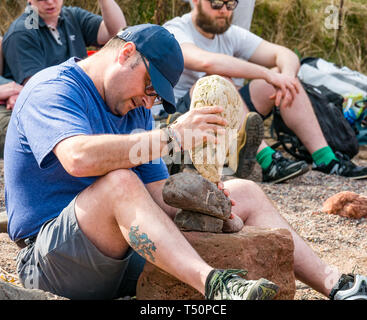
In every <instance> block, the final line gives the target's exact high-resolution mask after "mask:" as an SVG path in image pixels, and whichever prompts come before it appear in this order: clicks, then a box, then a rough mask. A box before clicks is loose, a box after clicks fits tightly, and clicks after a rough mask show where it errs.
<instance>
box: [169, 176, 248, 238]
mask: <svg viewBox="0 0 367 320" xmlns="http://www.w3.org/2000/svg"><path fill="white" fill-rule="evenodd" d="M163 200H164V201H165V202H166V203H167V204H168V205H170V206H172V207H175V208H179V209H180V210H179V211H178V213H177V214H176V217H175V219H174V221H175V223H176V225H177V226H178V227H179V228H180V229H181V230H183V231H201V232H213V233H220V232H238V231H240V230H241V229H242V228H243V222H242V220H241V219H240V218H238V217H237V216H235V217H232V215H231V208H232V204H231V200H230V199H229V198H228V197H227V196H225V195H224V193H223V191H221V190H219V189H218V187H217V186H216V185H215V184H214V183H212V182H210V181H209V180H207V179H205V178H203V177H202V176H201V175H199V174H197V173H193V172H181V173H178V174H175V175H173V176H171V177H169V178H168V179H167V181H166V183H165V185H164V188H163ZM231 217H232V218H231Z"/></svg>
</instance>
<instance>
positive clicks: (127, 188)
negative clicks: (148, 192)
mask: <svg viewBox="0 0 367 320" xmlns="http://www.w3.org/2000/svg"><path fill="white" fill-rule="evenodd" d="M105 183H106V186H107V188H108V189H109V190H110V191H111V192H112V193H113V194H116V193H122V194H125V195H126V194H129V195H131V194H132V192H134V190H136V189H137V188H142V187H143V186H144V185H143V184H142V182H141V181H140V179H139V177H138V176H137V175H136V173H135V172H134V171H132V170H129V169H118V170H114V171H111V172H109V173H108V174H106V176H105Z"/></svg>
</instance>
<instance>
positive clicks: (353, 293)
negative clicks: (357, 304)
mask: <svg viewBox="0 0 367 320" xmlns="http://www.w3.org/2000/svg"><path fill="white" fill-rule="evenodd" d="M362 286H363V287H364V291H365V292H364V293H363V292H360V289H361V287H362ZM334 300H367V277H364V276H360V275H356V279H355V282H354V285H353V287H352V288H350V289H348V290H343V291H338V292H337V293H336V295H335V297H334Z"/></svg>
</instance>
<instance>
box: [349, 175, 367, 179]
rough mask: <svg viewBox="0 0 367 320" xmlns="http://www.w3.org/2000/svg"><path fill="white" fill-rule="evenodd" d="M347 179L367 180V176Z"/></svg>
mask: <svg viewBox="0 0 367 320" xmlns="http://www.w3.org/2000/svg"><path fill="white" fill-rule="evenodd" d="M346 178H349V179H351V180H362V179H367V175H364V176H359V177H346Z"/></svg>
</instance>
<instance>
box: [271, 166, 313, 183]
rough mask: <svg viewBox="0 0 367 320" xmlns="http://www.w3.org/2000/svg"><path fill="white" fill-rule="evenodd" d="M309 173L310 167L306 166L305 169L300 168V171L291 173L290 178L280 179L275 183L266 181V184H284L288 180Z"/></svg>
mask: <svg viewBox="0 0 367 320" xmlns="http://www.w3.org/2000/svg"><path fill="white" fill-rule="evenodd" d="M307 171H309V167H308V166H304V167H303V168H300V169H299V170H298V171H296V172H293V173H291V174H290V175H288V176H285V177H282V178H279V179H278V180H275V181H270V182H266V181H264V182H265V183H268V184H276V183H281V182H284V181H285V180H288V179H291V178H295V177H298V176H300V175H302V174H305V173H306V172H307Z"/></svg>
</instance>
